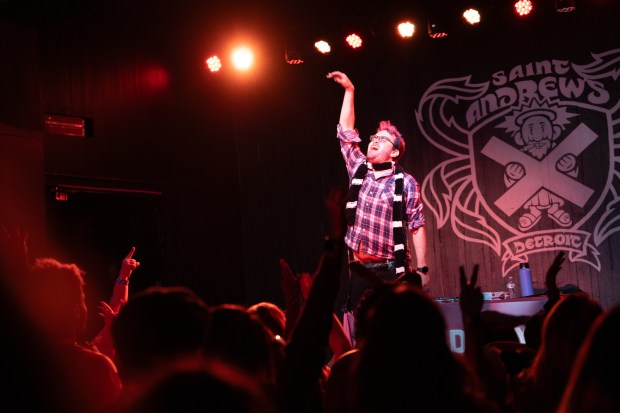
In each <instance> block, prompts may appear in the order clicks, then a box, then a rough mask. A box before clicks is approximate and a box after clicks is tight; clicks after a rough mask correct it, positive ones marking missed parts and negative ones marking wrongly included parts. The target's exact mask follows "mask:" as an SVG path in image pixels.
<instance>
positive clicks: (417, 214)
mask: <svg viewBox="0 0 620 413" xmlns="http://www.w3.org/2000/svg"><path fill="white" fill-rule="evenodd" d="M407 178H408V179H405V187H406V194H407V196H406V206H405V207H406V214H407V223H408V227H409V230H410V231H412V230H414V229H417V228H420V227H423V226H424V224H425V223H426V220H425V218H424V204H422V197H421V193H420V184H418V182H417V181H416V180H415V179H414V178H413V177H412V176H410V175H409V176H407Z"/></svg>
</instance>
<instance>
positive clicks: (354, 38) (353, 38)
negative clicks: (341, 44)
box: [346, 33, 362, 49]
mask: <svg viewBox="0 0 620 413" xmlns="http://www.w3.org/2000/svg"><path fill="white" fill-rule="evenodd" d="M346 42H347V44H348V45H349V46H351V48H353V49H358V48H360V47H362V38H361V37H359V36H358V35H357V34H355V33H352V34H350V35H348V36H347V38H346Z"/></svg>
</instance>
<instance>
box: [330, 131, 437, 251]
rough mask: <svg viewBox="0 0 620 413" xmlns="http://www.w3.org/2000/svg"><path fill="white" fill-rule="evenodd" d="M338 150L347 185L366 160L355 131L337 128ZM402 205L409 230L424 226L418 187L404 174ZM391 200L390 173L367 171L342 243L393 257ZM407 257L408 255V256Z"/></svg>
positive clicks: (356, 248) (392, 198) (391, 181)
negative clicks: (376, 175) (347, 176)
mask: <svg viewBox="0 0 620 413" xmlns="http://www.w3.org/2000/svg"><path fill="white" fill-rule="evenodd" d="M337 130H338V133H337V136H338V139H339V140H340V151H341V152H342V156H343V157H344V160H345V162H346V166H347V172H348V174H349V184H351V179H352V178H353V175H354V174H355V171H356V170H357V168H358V167H359V166H360V165H361V164H362V163H363V162H365V161H366V155H364V153H363V152H362V151H361V149H360V147H359V143H360V142H361V139H360V137H359V133H358V131H357V129H353V130H347V131H345V130H343V129H342V126H341V125H340V124H339V125H338V128H337ZM403 175H404V180H403V182H404V185H403V186H404V188H403V202H404V205H405V215H406V217H407V226H408V229H409V230H414V229H416V228H419V227H421V226H423V225H424V223H425V220H424V212H423V208H424V206H423V204H422V202H421V199H420V185H419V184H418V182H417V181H416V180H415V179H414V178H413V176H411V175H409V174H408V173H404V174H403ZM393 201H394V174H393V173H392V174H390V175H386V176H382V177H380V178H378V179H376V178H375V176H374V174H373V172H372V171H370V170H369V171H368V173H367V174H366V177H365V178H364V182H363V183H362V187H361V188H360V192H359V198H358V200H357V212H356V215H355V225H353V226H349V227H348V229H347V234H346V236H345V243H346V244H347V246H348V247H349V248H351V249H353V250H354V251H358V249H359V245H360V243H361V244H362V245H363V246H364V249H363V250H362V252H364V253H366V254H369V255H373V256H375V257H378V258H382V259H393V258H394V239H393V238H394V237H393V234H392V203H393ZM408 255H410V254H408Z"/></svg>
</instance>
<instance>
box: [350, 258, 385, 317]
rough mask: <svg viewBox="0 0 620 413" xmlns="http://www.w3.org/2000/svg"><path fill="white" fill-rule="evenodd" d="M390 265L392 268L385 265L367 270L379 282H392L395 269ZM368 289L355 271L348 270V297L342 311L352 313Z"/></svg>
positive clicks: (366, 284) (363, 279) (362, 278)
mask: <svg viewBox="0 0 620 413" xmlns="http://www.w3.org/2000/svg"><path fill="white" fill-rule="evenodd" d="M391 265H392V268H390V267H388V264H385V265H384V266H382V267H375V268H368V270H369V271H370V272H372V273H373V274H374V275H375V276H376V277H377V278H378V279H380V280H381V281H384V282H386V281H394V280H395V279H396V278H397V276H396V269H395V268H394V267H393V264H391ZM368 287H369V283H368V281H366V279H365V278H364V277H362V276H360V275H359V274H358V273H357V272H356V271H354V270H352V269H349V295H348V299H347V304H346V308H345V309H344V310H345V311H347V312H352V311H354V310H355V307H356V306H357V303H359V301H360V299H361V298H362V296H363V295H364V293H365V292H366V290H367V289H368Z"/></svg>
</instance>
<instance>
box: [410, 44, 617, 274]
mask: <svg viewBox="0 0 620 413" xmlns="http://www.w3.org/2000/svg"><path fill="white" fill-rule="evenodd" d="M592 56H593V59H592V62H590V63H588V64H585V65H579V64H576V63H573V62H569V61H564V60H543V61H536V62H531V63H527V64H525V65H517V66H515V67H513V68H511V69H510V70H508V71H503V70H501V71H498V72H496V73H493V74H492V75H491V77H490V79H489V80H488V81H486V82H481V83H474V82H472V80H471V76H467V77H461V78H451V79H443V80H440V81H437V82H435V83H434V84H433V85H432V86H431V87H430V88H429V89H428V90H427V91H426V92H425V94H424V95H423V97H422V99H421V100H420V103H419V107H418V109H417V110H416V113H415V115H416V120H417V124H418V127H419V129H420V131H421V133H422V135H423V136H424V138H425V139H426V140H428V141H429V142H430V143H431V144H433V145H434V146H435V147H437V148H439V149H440V150H441V151H443V152H444V153H445V154H447V155H448V159H447V160H446V161H444V162H441V163H440V164H439V165H437V166H436V167H435V168H434V169H433V170H432V171H431V172H430V173H429V174H428V175H427V176H426V178H425V179H424V182H423V184H422V196H423V199H424V202H425V204H426V205H427V208H428V209H430V210H431V211H432V212H433V214H434V215H435V218H436V221H437V222H438V227H439V228H441V227H443V226H444V225H445V224H447V223H448V222H450V224H451V227H452V230H453V231H454V232H455V234H457V235H458V236H459V237H460V238H462V239H464V240H466V241H468V242H475V243H482V244H485V245H487V246H488V247H490V248H491V249H492V250H493V251H495V252H496V253H497V255H498V256H500V257H501V259H502V273H503V275H504V276H505V275H506V274H507V273H508V272H510V271H511V270H512V269H514V268H515V267H516V266H518V264H519V262H522V261H528V260H529V259H528V257H529V256H530V255H532V254H536V253H541V252H544V251H552V250H564V251H566V252H567V253H568V254H567V256H568V258H569V259H570V260H571V261H572V262H575V261H579V262H584V263H587V264H589V265H591V266H592V267H594V268H596V269H597V270H599V271H600V268H601V265H600V261H599V259H598V256H599V251H598V249H597V248H598V246H599V245H600V244H601V243H602V242H603V241H604V240H605V239H606V238H607V237H609V236H610V235H611V234H613V233H615V232H616V231H617V230H618V229H620V223H619V218H620V217H619V216H618V213H617V212H616V205H617V203H618V200H619V197H620V195H619V190H620V175H619V172H620V167H619V166H618V161H619V158H618V156H617V154H616V152H617V149H616V148H617V147H618V145H619V144H620V87H619V85H618V76H619V74H620V49H617V50H610V51H607V52H604V53H600V54H593V55H592Z"/></svg>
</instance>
